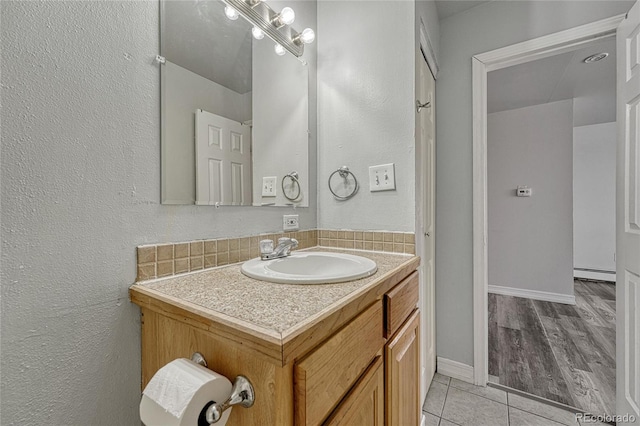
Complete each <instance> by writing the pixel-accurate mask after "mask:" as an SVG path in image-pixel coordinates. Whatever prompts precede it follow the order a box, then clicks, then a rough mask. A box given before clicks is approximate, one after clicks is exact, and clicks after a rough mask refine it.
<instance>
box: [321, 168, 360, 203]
mask: <svg viewBox="0 0 640 426" xmlns="http://www.w3.org/2000/svg"><path fill="white" fill-rule="evenodd" d="M336 173H338V174H339V175H340V177H341V178H342V179H344V182H345V186H346V183H347V179H348V178H349V175H351V176H352V177H353V182H354V184H355V185H354V187H353V191H351V193H349V194H347V195H344V196H342V195H338V194H336V192H335V191H334V190H333V188H331V178H332V177H333V175H335V174H336ZM328 183H329V191H331V193H332V194H333V196H334V197H335V198H336V199H337V200H339V201H346V200H348V199H350V198H352V197H353V196H354V195H356V192H358V188H359V186H358V179H357V178H356V175H354V174H353V172H352V171H350V170H349V168H348V167H347V166H342V167H340V168H339V169H338V170H336V171H335V172H333V173H331V174H330V175H329V182H328Z"/></svg>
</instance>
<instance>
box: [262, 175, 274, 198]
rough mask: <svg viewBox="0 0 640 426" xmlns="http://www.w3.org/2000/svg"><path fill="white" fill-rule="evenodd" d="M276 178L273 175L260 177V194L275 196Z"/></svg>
mask: <svg viewBox="0 0 640 426" xmlns="http://www.w3.org/2000/svg"><path fill="white" fill-rule="evenodd" d="M277 180H278V178H277V177H275V176H269V177H263V178H262V196H263V197H275V196H276V182H277Z"/></svg>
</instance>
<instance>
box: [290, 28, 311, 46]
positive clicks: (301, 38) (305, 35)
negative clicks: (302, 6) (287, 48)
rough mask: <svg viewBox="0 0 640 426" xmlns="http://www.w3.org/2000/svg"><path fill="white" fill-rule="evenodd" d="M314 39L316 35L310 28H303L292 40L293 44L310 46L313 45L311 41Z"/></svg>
mask: <svg viewBox="0 0 640 426" xmlns="http://www.w3.org/2000/svg"><path fill="white" fill-rule="evenodd" d="M315 39H316V33H315V32H314V31H313V30H312V29H311V28H305V29H304V30H302V32H301V33H300V34H298V36H297V37H296V38H294V39H293V42H294V43H296V44H300V43H303V44H310V43H313V40H315Z"/></svg>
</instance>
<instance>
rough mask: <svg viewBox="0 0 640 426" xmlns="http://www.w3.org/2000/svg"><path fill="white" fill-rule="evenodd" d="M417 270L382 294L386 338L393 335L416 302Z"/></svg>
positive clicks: (417, 290)
mask: <svg viewBox="0 0 640 426" xmlns="http://www.w3.org/2000/svg"><path fill="white" fill-rule="evenodd" d="M418 294H419V288H418V272H417V271H414V272H413V273H412V274H411V275H409V276H408V277H407V278H405V279H404V280H402V281H401V282H400V283H399V284H398V285H397V286H395V287H394V288H392V289H391V290H390V291H389V292H388V293H387V294H385V295H384V312H385V323H384V329H385V334H384V336H385V337H386V338H389V337H391V336H393V333H395V332H396V330H398V328H399V327H400V326H401V325H402V323H403V322H404V321H405V320H406V319H407V317H408V316H409V314H410V313H411V312H413V310H414V308H415V307H416V305H417V304H418Z"/></svg>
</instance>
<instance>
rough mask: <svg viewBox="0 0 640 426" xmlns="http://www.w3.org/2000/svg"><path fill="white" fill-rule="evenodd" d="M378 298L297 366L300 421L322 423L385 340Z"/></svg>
mask: <svg viewBox="0 0 640 426" xmlns="http://www.w3.org/2000/svg"><path fill="white" fill-rule="evenodd" d="M382 321H383V318H382V301H381V300H378V301H376V302H375V303H374V304H373V305H371V306H370V307H369V308H367V309H366V310H365V311H364V312H363V313H361V314H360V315H358V316H357V317H356V318H355V319H353V320H352V321H351V322H350V323H348V324H347V325H346V326H344V327H343V328H342V329H341V330H340V331H338V332H337V333H336V334H334V335H333V336H332V337H330V338H329V339H328V340H327V341H326V342H324V343H323V344H322V345H320V347H318V348H317V349H316V350H314V351H313V352H312V353H310V354H309V355H307V356H306V357H305V358H304V359H302V360H301V361H300V362H298V363H296V365H295V367H294V382H295V385H294V387H295V390H294V393H295V399H296V414H295V417H296V424H297V425H318V424H320V423H321V422H322V421H323V420H324V419H325V418H326V417H327V416H328V415H329V413H331V411H333V409H334V408H335V407H336V406H337V405H338V403H339V402H340V400H341V399H342V398H343V397H344V396H345V394H346V393H347V392H348V391H349V389H351V387H352V386H353V384H354V383H355V382H356V381H357V380H358V378H359V377H360V376H361V375H362V373H363V372H364V371H365V369H366V368H367V367H368V366H369V364H370V363H371V360H373V359H374V357H375V356H376V354H377V353H378V351H379V350H380V349H381V348H382V346H383V345H384V343H385V339H384V337H383V336H382V333H383V325H382Z"/></svg>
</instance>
